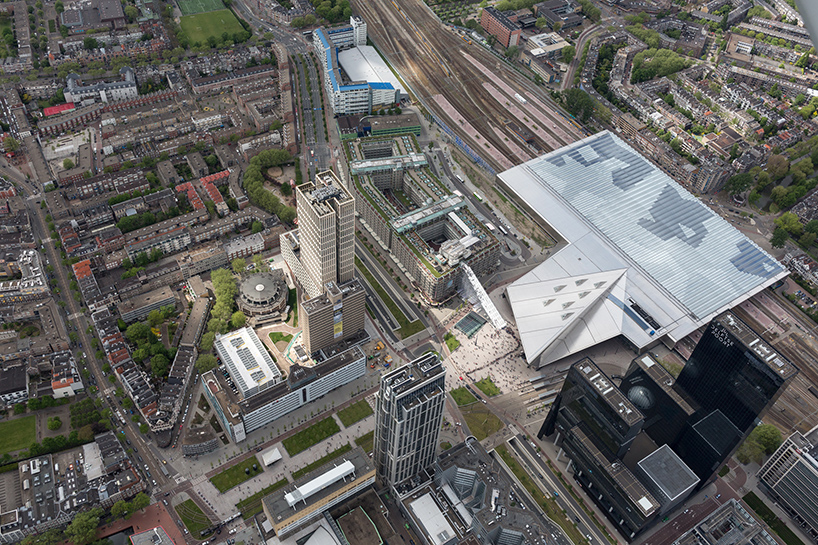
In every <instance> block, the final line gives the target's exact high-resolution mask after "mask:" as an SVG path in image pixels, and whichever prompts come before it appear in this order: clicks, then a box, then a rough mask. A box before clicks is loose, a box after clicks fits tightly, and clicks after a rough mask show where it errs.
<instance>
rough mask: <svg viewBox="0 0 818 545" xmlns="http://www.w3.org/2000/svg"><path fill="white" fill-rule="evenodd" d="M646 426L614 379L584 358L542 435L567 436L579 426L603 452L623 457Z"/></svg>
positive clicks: (567, 380) (570, 374)
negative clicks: (594, 440)
mask: <svg viewBox="0 0 818 545" xmlns="http://www.w3.org/2000/svg"><path fill="white" fill-rule="evenodd" d="M643 423H644V418H643V417H642V414H641V413H640V412H639V411H638V410H636V407H635V406H634V405H633V403H632V402H631V401H630V400H629V399H628V398H626V397H625V396H624V395H622V392H620V391H619V388H617V387H616V386H614V384H613V383H612V382H611V379H609V378H608V377H607V376H605V373H603V372H602V371H601V370H600V369H599V367H597V366H596V364H595V363H594V362H593V360H591V358H583V359H581V360H580V361H578V362H577V363H575V364H574V365H572V366H571V368H570V369H569V370H568V375H567V376H566V377H565V383H564V384H563V385H562V391H561V392H560V394H559V396H557V399H556V400H555V401H554V404H553V405H552V406H551V410H550V412H549V413H548V417H547V418H546V420H545V423H544V424H543V431H544V432H545V433H543V431H541V432H540V435H541V436H542V435H551V434H552V433H553V432H554V431H557V432H559V433H560V434H561V435H566V434H567V433H568V432H569V430H571V429H572V428H574V427H575V426H583V427H585V428H587V432H588V434H589V435H591V436H593V437H594V438H595V439H596V440H598V441H599V443H600V447H601V448H602V449H605V450H607V451H608V452H609V453H610V455H611V456H616V457H621V456H624V454H625V453H626V452H627V451H628V447H629V446H630V443H631V441H633V439H634V438H635V437H636V435H637V434H638V433H639V431H640V430H641V429H642V424H643Z"/></svg>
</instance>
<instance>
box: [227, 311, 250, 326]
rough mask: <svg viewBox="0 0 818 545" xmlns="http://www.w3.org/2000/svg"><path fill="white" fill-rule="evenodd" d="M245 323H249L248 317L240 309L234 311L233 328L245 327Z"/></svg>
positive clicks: (231, 319) (231, 322)
mask: <svg viewBox="0 0 818 545" xmlns="http://www.w3.org/2000/svg"><path fill="white" fill-rule="evenodd" d="M245 323H247V317H246V316H245V315H244V313H243V312H242V311H240V310H237V311H236V312H234V313H233V316H232V317H231V318H230V325H232V326H233V329H239V328H241V327H244V324H245Z"/></svg>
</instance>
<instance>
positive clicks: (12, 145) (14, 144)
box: [3, 136, 20, 151]
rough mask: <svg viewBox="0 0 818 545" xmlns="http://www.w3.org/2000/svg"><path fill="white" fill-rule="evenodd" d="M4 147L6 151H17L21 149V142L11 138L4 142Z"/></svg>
mask: <svg viewBox="0 0 818 545" xmlns="http://www.w3.org/2000/svg"><path fill="white" fill-rule="evenodd" d="M3 146H5V148H6V151H17V150H18V149H20V142H18V141H17V139H16V138H14V137H12V136H9V137H8V138H6V139H5V140H3Z"/></svg>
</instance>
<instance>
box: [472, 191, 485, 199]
mask: <svg viewBox="0 0 818 545" xmlns="http://www.w3.org/2000/svg"><path fill="white" fill-rule="evenodd" d="M472 195H474V198H475V199H477V200H478V201H480V202H483V197H481V196H480V194H479V193H477V191H475V192H474V193H472Z"/></svg>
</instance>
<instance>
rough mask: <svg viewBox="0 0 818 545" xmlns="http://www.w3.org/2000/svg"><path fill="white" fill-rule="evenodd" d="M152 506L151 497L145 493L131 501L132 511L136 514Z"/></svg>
mask: <svg viewBox="0 0 818 545" xmlns="http://www.w3.org/2000/svg"><path fill="white" fill-rule="evenodd" d="M150 504H151V499H150V497H149V496H148V495H147V494H145V493H144V492H140V493H139V494H137V495H136V496H134V498H133V499H132V500H131V511H133V512H134V513H135V512H137V511H139V510H140V509H144V508H146V507H147V506H149V505H150Z"/></svg>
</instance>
